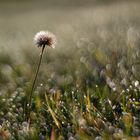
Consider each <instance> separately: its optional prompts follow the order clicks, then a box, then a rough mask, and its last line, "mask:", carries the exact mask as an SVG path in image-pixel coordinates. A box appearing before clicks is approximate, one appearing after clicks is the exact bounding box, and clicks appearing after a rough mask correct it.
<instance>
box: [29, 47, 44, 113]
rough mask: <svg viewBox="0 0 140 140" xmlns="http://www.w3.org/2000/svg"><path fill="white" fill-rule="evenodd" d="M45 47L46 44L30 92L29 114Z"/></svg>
mask: <svg viewBox="0 0 140 140" xmlns="http://www.w3.org/2000/svg"><path fill="white" fill-rule="evenodd" d="M44 49H45V45H44V46H43V47H42V51H41V54H40V58H39V62H38V66H37V70H36V74H35V78H34V81H33V85H32V89H31V93H30V97H29V112H28V113H29V114H30V110H31V105H32V96H33V91H34V88H35V83H36V79H37V76H38V72H39V69H40V65H41V61H42V56H43V52H44Z"/></svg>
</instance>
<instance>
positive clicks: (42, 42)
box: [34, 31, 56, 48]
mask: <svg viewBox="0 0 140 140" xmlns="http://www.w3.org/2000/svg"><path fill="white" fill-rule="evenodd" d="M34 42H35V45H37V47H43V46H46V45H47V46H49V47H52V48H54V47H55V45H56V37H55V35H54V34H52V33H50V32H48V31H40V32H38V33H37V34H36V35H35V37H34Z"/></svg>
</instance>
